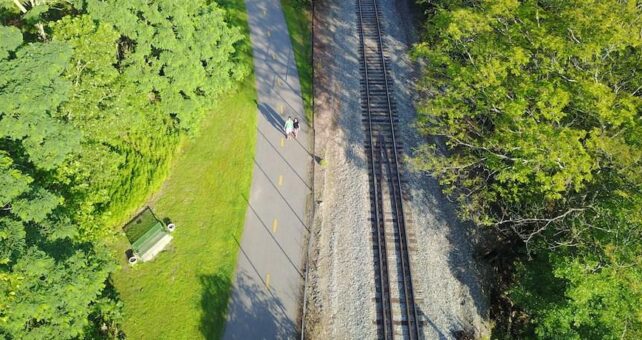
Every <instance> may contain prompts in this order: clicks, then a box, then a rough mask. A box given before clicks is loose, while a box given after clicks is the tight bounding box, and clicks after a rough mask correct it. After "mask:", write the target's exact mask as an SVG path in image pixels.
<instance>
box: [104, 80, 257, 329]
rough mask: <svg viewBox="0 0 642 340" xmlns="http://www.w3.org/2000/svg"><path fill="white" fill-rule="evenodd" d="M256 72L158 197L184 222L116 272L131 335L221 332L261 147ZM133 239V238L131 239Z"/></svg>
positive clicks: (162, 211)
mask: <svg viewBox="0 0 642 340" xmlns="http://www.w3.org/2000/svg"><path fill="white" fill-rule="evenodd" d="M254 98H255V92H254V79H248V80H247V81H246V82H245V86H244V87H243V88H242V89H241V90H240V91H239V92H238V93H236V94H235V95H233V96H230V97H229V98H227V99H226V100H224V101H223V102H222V103H221V104H220V105H219V106H218V107H217V108H216V109H215V110H213V112H212V114H211V115H210V116H209V117H207V119H206V121H205V122H204V124H203V126H202V128H201V132H200V134H199V136H198V137H197V138H195V139H193V140H188V141H187V142H186V143H185V144H184V146H183V148H182V151H181V152H180V154H179V155H178V156H177V158H176V160H175V164H174V166H173V168H172V170H171V173H170V177H169V178H168V180H167V181H166V183H165V184H164V185H163V188H162V189H161V192H160V193H159V194H158V196H157V197H156V198H155V199H154V200H153V201H152V202H151V204H152V208H153V209H154V212H155V213H156V215H157V216H158V217H159V218H161V219H163V218H168V219H170V220H171V221H172V222H173V223H175V224H176V231H175V232H174V233H173V234H172V236H173V237H174V240H173V241H172V243H171V244H170V246H169V247H168V249H167V250H166V251H165V252H163V253H161V254H159V256H158V257H156V258H155V259H154V260H153V261H151V262H147V263H139V264H137V265H136V266H135V267H129V266H128V265H126V264H125V262H124V261H123V266H122V270H120V271H117V272H116V273H115V274H114V275H113V279H114V284H115V286H116V289H117V291H118V293H119V294H120V298H121V299H122V301H123V304H124V312H125V316H126V320H125V322H124V325H123V327H124V330H125V333H126V335H127V337H128V338H129V339H199V338H204V337H205V338H215V337H218V335H219V334H220V332H221V331H222V329H223V327H224V322H225V310H226V304H227V300H228V297H229V293H230V288H231V280H232V277H233V274H234V268H235V265H236V256H237V253H238V244H237V242H236V240H237V239H240V236H241V233H242V230H243V222H244V218H245V210H246V207H247V202H246V201H245V198H244V197H247V195H248V191H249V186H250V181H251V175H252V173H251V171H252V157H253V155H254V142H255V133H256V131H255V124H256V105H255V103H254ZM124 247H125V248H126V247H127V244H126V243H125V244H124Z"/></svg>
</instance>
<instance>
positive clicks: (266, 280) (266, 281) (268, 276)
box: [265, 273, 270, 289]
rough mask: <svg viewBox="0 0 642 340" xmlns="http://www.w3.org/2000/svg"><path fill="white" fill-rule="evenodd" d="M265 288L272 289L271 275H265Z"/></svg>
mask: <svg viewBox="0 0 642 340" xmlns="http://www.w3.org/2000/svg"><path fill="white" fill-rule="evenodd" d="M265 287H267V289H270V273H267V274H266V275H265Z"/></svg>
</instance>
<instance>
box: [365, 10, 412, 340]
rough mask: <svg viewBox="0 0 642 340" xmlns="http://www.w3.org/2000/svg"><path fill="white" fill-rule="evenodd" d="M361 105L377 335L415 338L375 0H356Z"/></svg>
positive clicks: (393, 116)
mask: <svg viewBox="0 0 642 340" xmlns="http://www.w3.org/2000/svg"><path fill="white" fill-rule="evenodd" d="M356 1H357V12H358V13H357V17H358V30H359V38H360V57H361V74H362V79H361V98H362V100H361V109H362V112H363V119H362V121H363V124H364V129H365V130H366V131H365V132H366V150H367V154H368V164H369V171H368V172H369V176H370V192H371V195H370V200H371V208H372V219H371V220H372V233H373V236H372V240H373V249H374V257H375V260H374V263H375V281H376V282H375V286H376V294H377V296H376V299H375V300H376V301H377V304H378V306H377V314H378V315H377V321H376V323H377V325H378V326H379V327H378V331H379V336H380V338H382V339H393V338H395V337H397V336H398V335H401V336H402V337H403V338H407V339H419V334H420V331H419V328H420V322H419V319H418V317H417V308H416V305H415V292H414V290H413V285H412V271H411V269H410V254H409V247H408V235H407V233H406V216H405V215H404V208H403V195H402V186H401V183H402V180H401V174H400V170H401V167H400V164H399V159H400V157H401V152H402V148H401V146H400V145H399V143H398V141H397V128H396V123H397V122H398V115H397V109H396V104H395V101H394V96H393V92H392V87H393V81H392V79H391V78H390V75H389V61H388V58H387V57H386V50H385V46H384V44H383V38H382V37H383V32H382V24H381V12H380V11H379V9H378V7H377V0H356Z"/></svg>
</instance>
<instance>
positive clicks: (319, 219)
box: [306, 0, 488, 339]
mask: <svg viewBox="0 0 642 340" xmlns="http://www.w3.org/2000/svg"><path fill="white" fill-rule="evenodd" d="M378 5H379V6H380V8H381V11H382V12H383V18H384V22H383V30H384V32H385V34H386V36H385V41H384V44H385V45H386V49H387V51H388V56H389V57H390V59H391V72H390V73H391V75H392V77H393V78H394V81H395V85H394V92H395V97H396V102H397V105H398V108H399V115H400V131H401V134H402V141H403V142H404V147H405V149H406V150H405V152H406V155H411V154H412V153H411V150H412V148H413V147H414V146H416V145H417V144H418V143H419V142H420V141H421V139H420V137H419V136H418V135H417V133H416V131H415V130H414V128H413V127H412V124H413V123H414V120H415V119H416V112H415V109H414V106H413V105H412V104H413V100H414V98H413V96H414V93H415V92H414V90H413V88H414V79H415V77H416V72H415V70H414V68H413V64H412V63H411V61H410V60H409V58H408V47H409V46H410V44H411V43H412V42H413V39H414V36H415V34H414V32H413V30H412V26H411V25H412V20H410V19H409V17H410V16H409V13H410V10H409V8H408V7H407V6H408V5H407V3H406V2H405V1H394V0H379V1H378ZM314 30H315V32H314V33H315V43H314V48H315V50H314V58H315V65H314V66H315V84H314V86H315V130H316V140H315V149H316V154H317V156H318V157H319V158H320V159H323V160H325V161H324V162H322V164H323V166H319V165H318V166H317V169H316V170H315V192H316V193H315V195H316V196H315V197H316V202H317V205H316V216H315V223H314V225H313V230H312V232H313V234H314V237H313V243H312V247H313V249H312V255H311V257H310V259H309V260H310V261H311V263H310V289H309V290H308V301H309V304H308V310H307V316H306V335H307V336H308V338H314V339H374V338H377V327H376V324H375V320H376V305H375V300H374V298H375V279H374V263H373V248H372V240H371V235H372V234H371V222H370V220H369V218H370V201H369V184H368V174H367V158H366V154H365V150H364V148H363V143H364V140H365V135H364V132H363V126H362V123H361V114H362V113H361V109H360V99H361V98H360V80H361V74H360V72H359V63H360V61H359V55H358V51H359V49H358V47H359V35H358V31H357V17H356V1H341V0H324V1H315V26H314ZM405 170H407V169H405ZM406 178H407V179H408V180H409V181H408V182H409V183H408V184H407V185H406V187H405V188H404V189H405V191H406V192H407V193H408V194H409V195H408V196H409V200H408V201H407V202H406V203H405V205H404V209H405V210H406V211H407V213H408V216H410V219H411V220H412V222H413V223H410V224H409V232H410V233H411V234H412V235H414V237H415V238H416V240H417V243H416V248H415V251H413V252H411V256H412V270H413V280H414V287H415V291H416V293H417V294H416V295H417V297H418V299H417V306H418V311H419V314H420V315H421V319H422V320H424V325H423V327H422V331H423V332H424V335H425V338H426V339H437V338H445V339H449V338H456V337H457V336H458V335H459V334H461V332H462V331H465V332H466V333H468V334H471V333H474V335H475V337H482V336H484V335H487V333H488V329H487V326H486V321H485V320H487V319H488V303H487V297H486V296H485V294H484V291H483V289H482V287H483V285H482V284H481V282H482V280H481V277H482V275H481V274H480V269H479V266H478V265H476V264H475V260H474V258H473V246H472V244H473V242H474V240H475V238H476V236H475V235H474V231H475V230H476V227H475V226H471V225H469V224H464V223H461V222H459V221H458V220H457V218H456V214H455V207H454V206H453V205H452V203H450V202H448V200H446V199H445V198H444V197H443V195H442V194H441V191H440V189H439V186H438V185H437V183H436V181H435V180H434V179H432V178H431V177H429V176H428V175H426V174H418V173H408V171H406Z"/></svg>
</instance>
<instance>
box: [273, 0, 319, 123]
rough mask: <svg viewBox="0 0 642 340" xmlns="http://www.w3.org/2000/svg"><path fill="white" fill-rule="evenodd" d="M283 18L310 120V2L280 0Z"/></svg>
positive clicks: (311, 94) (307, 117)
mask: <svg viewBox="0 0 642 340" xmlns="http://www.w3.org/2000/svg"><path fill="white" fill-rule="evenodd" d="M281 6H282V7H283V13H284V14H285V20H286V21H287V24H288V31H290V39H291V40H292V47H293V48H294V59H295V61H296V67H297V70H298V71H299V81H300V83H301V92H302V94H301V95H302V97H303V105H304V107H305V117H306V119H307V120H308V122H310V123H311V122H312V118H313V112H312V110H313V108H312V96H313V93H312V12H311V10H310V4H309V3H308V2H307V1H303V0H281Z"/></svg>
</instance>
